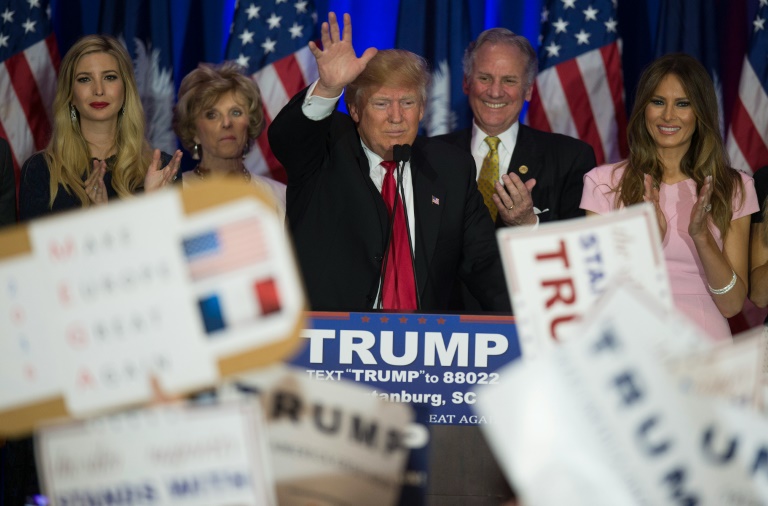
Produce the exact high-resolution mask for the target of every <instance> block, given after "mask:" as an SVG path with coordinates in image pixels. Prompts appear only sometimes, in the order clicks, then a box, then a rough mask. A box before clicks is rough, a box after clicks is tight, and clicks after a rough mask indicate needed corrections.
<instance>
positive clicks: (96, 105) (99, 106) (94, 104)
mask: <svg viewBox="0 0 768 506" xmlns="http://www.w3.org/2000/svg"><path fill="white" fill-rule="evenodd" d="M89 105H90V106H91V107H93V108H94V109H104V108H105V107H107V106H108V105H109V102H91V103H90V104H89Z"/></svg>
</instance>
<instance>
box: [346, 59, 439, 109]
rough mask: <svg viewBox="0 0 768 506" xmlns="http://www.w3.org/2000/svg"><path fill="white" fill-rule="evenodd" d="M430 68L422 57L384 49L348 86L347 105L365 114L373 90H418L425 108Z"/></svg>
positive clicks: (348, 107)
mask: <svg viewBox="0 0 768 506" xmlns="http://www.w3.org/2000/svg"><path fill="white" fill-rule="evenodd" d="M429 77H430V76H429V65H428V64H427V61H426V60H425V59H424V58H422V57H421V56H419V55H416V54H414V53H411V52H410V51H405V50H403V49H385V50H383V51H379V52H378V53H376V56H374V57H373V58H372V59H371V61H369V62H368V65H366V66H365V70H363V72H362V73H361V74H360V75H359V76H357V77H356V78H355V80H354V81H352V82H351V83H349V84H348V85H347V89H346V92H345V93H344V101H345V103H346V104H347V110H351V107H350V106H354V107H356V108H357V109H358V110H362V109H363V107H364V105H365V104H364V102H365V101H366V100H367V99H368V94H369V93H370V91H371V89H373V88H379V87H381V86H392V87H403V88H415V89H416V90H418V92H419V98H420V99H421V103H422V104H426V102H427V85H428V84H429Z"/></svg>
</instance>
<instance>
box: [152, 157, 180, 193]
mask: <svg viewBox="0 0 768 506" xmlns="http://www.w3.org/2000/svg"><path fill="white" fill-rule="evenodd" d="M181 156H182V153H181V150H180V149H177V150H176V152H175V153H174V154H173V158H171V161H170V162H168V165H166V166H165V167H163V168H162V169H161V168H160V150H159V149H156V150H155V152H154V153H153V155H152V163H150V164H149V169H148V170H147V175H146V176H144V191H145V192H151V191H155V190H158V189H160V188H162V187H163V186H165V185H167V184H168V183H171V182H173V180H174V179H176V174H178V172H179V166H180V165H181Z"/></svg>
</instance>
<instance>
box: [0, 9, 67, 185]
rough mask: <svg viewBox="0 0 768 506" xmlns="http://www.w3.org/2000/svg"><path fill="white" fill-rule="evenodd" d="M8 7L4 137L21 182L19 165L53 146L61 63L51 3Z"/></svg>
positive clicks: (1, 81) (0, 132)
mask: <svg viewBox="0 0 768 506" xmlns="http://www.w3.org/2000/svg"><path fill="white" fill-rule="evenodd" d="M3 4H4V5H5V8H4V10H3V11H2V12H0V62H2V65H0V104H2V105H1V106H0V137H4V138H6V139H7V140H8V142H9V144H10V145H11V150H12V152H13V167H14V172H15V173H16V181H18V180H19V178H18V173H19V166H20V165H19V164H22V163H24V161H25V160H26V159H27V158H28V157H29V156H30V155H32V153H34V152H35V151H39V150H41V149H43V148H44V147H45V145H46V144H47V142H48V139H49V136H50V133H51V124H52V118H51V105H52V104H53V98H54V96H55V95H56V76H57V75H58V73H59V64H60V62H61V61H60V57H59V50H58V48H57V46H56V38H55V37H54V35H53V31H52V27H51V21H50V17H51V16H50V14H51V11H50V6H49V5H48V2H47V1H46V0H23V1H22V0H7V1H5V2H3ZM0 8H2V7H0ZM17 184H18V183H17Z"/></svg>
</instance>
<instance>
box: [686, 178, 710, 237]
mask: <svg viewBox="0 0 768 506" xmlns="http://www.w3.org/2000/svg"><path fill="white" fill-rule="evenodd" d="M711 198H712V176H707V177H706V178H705V179H704V184H703V185H702V186H701V190H699V196H698V198H697V199H696V203H694V204H693V209H691V222H690V224H688V234H689V235H690V236H691V237H694V238H695V237H696V236H697V235H699V234H703V233H708V232H709V228H707V215H708V214H709V211H711V210H712V205H711V204H710V199H711Z"/></svg>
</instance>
